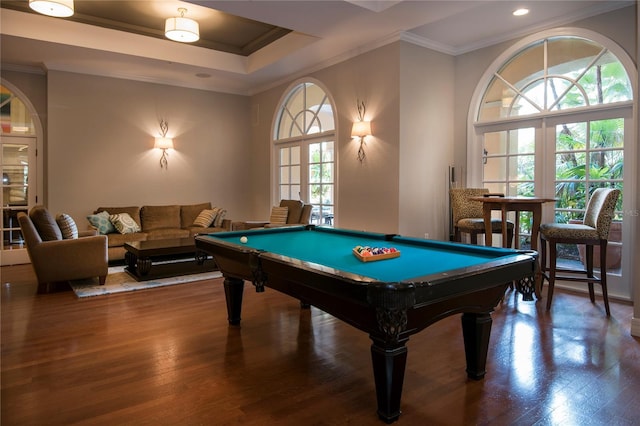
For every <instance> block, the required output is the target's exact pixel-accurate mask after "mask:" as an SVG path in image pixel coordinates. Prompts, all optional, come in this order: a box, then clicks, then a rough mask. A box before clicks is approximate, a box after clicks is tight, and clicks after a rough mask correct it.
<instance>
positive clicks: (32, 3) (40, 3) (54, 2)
mask: <svg viewBox="0 0 640 426" xmlns="http://www.w3.org/2000/svg"><path fill="white" fill-rule="evenodd" d="M29 7H30V8H31V9H33V10H35V11H36V12H38V13H42V14H43V15H47V16H54V17H56V18H67V17H69V16H71V15H73V0H29Z"/></svg>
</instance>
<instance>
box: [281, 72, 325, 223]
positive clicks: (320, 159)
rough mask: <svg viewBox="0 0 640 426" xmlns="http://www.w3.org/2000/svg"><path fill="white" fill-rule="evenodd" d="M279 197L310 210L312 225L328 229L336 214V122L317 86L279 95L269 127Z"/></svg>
mask: <svg viewBox="0 0 640 426" xmlns="http://www.w3.org/2000/svg"><path fill="white" fill-rule="evenodd" d="M273 140H274V147H275V155H274V159H275V164H274V170H276V179H275V180H276V185H277V186H276V189H275V193H276V194H277V198H278V199H300V200H302V201H304V202H305V203H308V204H311V205H312V206H313V208H312V212H311V222H312V223H316V224H323V225H332V224H333V221H334V211H335V194H336V188H335V185H336V167H335V163H336V161H335V120H334V115H333V106H332V102H331V100H330V99H329V96H328V95H327V93H326V91H325V90H324V89H322V88H321V87H320V86H319V85H318V83H315V82H310V81H305V82H302V83H297V84H295V85H294V86H293V87H292V88H291V89H290V90H289V91H288V92H287V93H286V95H285V96H284V98H283V101H282V102H281V105H280V107H279V108H278V110H277V115H276V119H275V125H274V134H273Z"/></svg>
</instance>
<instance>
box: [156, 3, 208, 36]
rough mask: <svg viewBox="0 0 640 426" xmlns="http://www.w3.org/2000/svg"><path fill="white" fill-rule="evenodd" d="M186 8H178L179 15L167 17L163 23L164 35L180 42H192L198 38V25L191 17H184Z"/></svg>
mask: <svg viewBox="0 0 640 426" xmlns="http://www.w3.org/2000/svg"><path fill="white" fill-rule="evenodd" d="M186 11H187V9H185V8H183V7H181V8H179V9H178V12H180V16H176V17H173V18H167V20H166V22H165V24H164V35H165V36H166V37H167V38H168V39H170V40H173V41H179V42H182V43H193V42H194V41H198V40H199V39H200V26H199V25H198V23H197V22H196V21H194V20H193V19H189V18H185V17H184V13H185V12H186Z"/></svg>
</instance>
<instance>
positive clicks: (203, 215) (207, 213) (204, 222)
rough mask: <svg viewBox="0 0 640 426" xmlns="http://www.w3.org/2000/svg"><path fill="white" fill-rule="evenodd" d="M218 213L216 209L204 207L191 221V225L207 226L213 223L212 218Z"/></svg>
mask: <svg viewBox="0 0 640 426" xmlns="http://www.w3.org/2000/svg"><path fill="white" fill-rule="evenodd" d="M217 215H218V209H217V208H216V209H211V210H209V209H205V210H202V211H201V212H200V214H199V215H198V217H196V219H195V220H194V221H193V226H199V227H200V228H208V227H209V226H211V224H212V223H213V221H214V219H215V218H216V216H217Z"/></svg>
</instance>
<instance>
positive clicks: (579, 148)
mask: <svg viewBox="0 0 640 426" xmlns="http://www.w3.org/2000/svg"><path fill="white" fill-rule="evenodd" d="M623 141H624V120H623V119H621V118H615V119H608V120H594V121H586V122H577V123H565V124H559V125H557V126H556V149H555V157H556V162H555V164H556V166H555V170H556V177H555V196H556V200H557V201H556V209H555V211H556V214H555V216H556V221H557V222H560V223H568V222H569V221H570V220H582V218H583V217H584V211H585V209H586V206H587V202H588V200H589V198H590V196H591V193H592V192H593V190H594V189H596V188H603V187H607V188H618V189H620V191H621V196H620V197H619V198H618V205H617V206H616V216H615V217H614V218H613V220H622V214H621V212H622V203H623V196H622V195H624V192H622V190H623V186H624V185H623V171H624V150H623Z"/></svg>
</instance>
